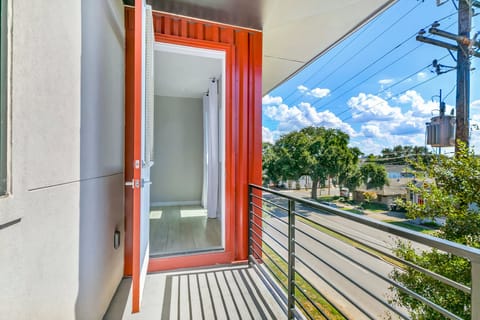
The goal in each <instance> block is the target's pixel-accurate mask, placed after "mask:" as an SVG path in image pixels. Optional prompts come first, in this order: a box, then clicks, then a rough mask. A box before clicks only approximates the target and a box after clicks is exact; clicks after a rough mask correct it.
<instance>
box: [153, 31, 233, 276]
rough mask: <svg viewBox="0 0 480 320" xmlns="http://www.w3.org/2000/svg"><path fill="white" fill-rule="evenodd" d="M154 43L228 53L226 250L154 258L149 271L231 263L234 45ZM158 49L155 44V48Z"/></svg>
mask: <svg viewBox="0 0 480 320" xmlns="http://www.w3.org/2000/svg"><path fill="white" fill-rule="evenodd" d="M155 43H165V44H172V45H179V46H184V47H191V48H194V49H195V48H196V49H208V50H214V51H222V52H224V54H225V70H224V79H223V81H224V83H225V85H224V88H225V92H224V93H223V94H224V101H225V103H224V107H225V111H224V114H225V120H224V121H225V128H224V133H225V139H224V143H225V145H224V152H225V181H224V190H225V191H224V192H225V197H224V208H225V211H224V215H223V217H224V221H222V223H223V224H224V229H223V230H224V241H225V242H224V250H222V251H215V252H205V253H192V254H187V255H179V256H171V257H156V258H153V257H151V258H150V260H149V264H148V272H155V271H164V270H172V269H178V268H191V267H200V266H208V265H214V264H226V263H231V262H233V260H234V257H235V248H234V241H235V236H234V235H235V180H234V179H235V174H233V173H234V172H235V171H234V170H235V158H234V145H235V141H236V137H235V135H234V130H233V129H234V128H233V119H234V114H233V111H234V110H235V108H232V104H233V97H232V95H233V87H232V83H233V81H232V79H234V74H233V72H234V69H233V67H232V66H233V62H234V61H235V57H234V52H235V50H234V46H233V45H231V44H224V43H214V42H209V41H204V40H197V39H184V38H177V37H172V36H167V35H161V34H155ZM154 47H155V45H154Z"/></svg>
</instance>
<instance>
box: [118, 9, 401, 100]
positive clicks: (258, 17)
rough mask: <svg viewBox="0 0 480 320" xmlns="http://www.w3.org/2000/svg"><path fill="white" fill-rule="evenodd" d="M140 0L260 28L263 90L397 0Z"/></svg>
mask: <svg viewBox="0 0 480 320" xmlns="http://www.w3.org/2000/svg"><path fill="white" fill-rule="evenodd" d="M146 1H147V3H148V4H150V5H152V8H153V10H155V11H163V12H168V13H172V14H177V15H182V16H187V17H193V18H197V19H203V20H210V21H214V22H219V23H224V24H229V25H235V26H239V27H243V28H249V29H254V30H261V31H263V93H264V94H266V93H268V92H269V91H271V90H272V89H274V88H275V87H276V86H278V85H279V84H281V83H282V82H284V81H285V80H287V79H289V78H290V77H291V76H293V75H294V74H295V73H297V72H298V71H300V70H302V69H303V68H304V67H305V66H306V65H308V64H309V63H310V62H311V61H312V60H314V59H315V58H316V57H318V56H319V55H321V54H323V53H325V52H326V51H328V50H329V49H330V48H332V47H333V46H335V44H337V43H338V42H339V41H341V40H342V39H343V38H345V37H346V36H348V35H349V34H350V33H352V32H354V31H355V30H357V29H358V28H359V27H361V26H362V25H363V24H365V23H367V22H368V21H369V20H370V19H372V18H374V17H375V16H376V15H378V14H379V13H381V12H382V11H384V10H385V9H387V8H388V7H389V6H391V5H392V4H393V3H395V2H396V1H397V0H369V1H365V0H342V1H331V0H252V1H246V0H146ZM124 2H125V3H126V4H130V3H129V2H132V0H124Z"/></svg>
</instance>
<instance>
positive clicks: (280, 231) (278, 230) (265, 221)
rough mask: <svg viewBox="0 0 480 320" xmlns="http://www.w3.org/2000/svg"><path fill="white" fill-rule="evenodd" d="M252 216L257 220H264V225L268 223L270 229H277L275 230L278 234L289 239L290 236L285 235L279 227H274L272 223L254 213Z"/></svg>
mask: <svg viewBox="0 0 480 320" xmlns="http://www.w3.org/2000/svg"><path fill="white" fill-rule="evenodd" d="M252 214H253V215H254V216H255V217H256V218H258V219H262V221H263V222H264V223H266V224H267V225H269V226H270V227H272V228H273V229H275V230H276V231H277V232H278V233H280V234H281V235H282V236H284V237H285V238H288V235H287V234H285V233H284V232H283V231H282V230H280V229H278V228H277V227H275V226H274V225H272V224H271V223H270V222H268V221H267V220H265V218H263V217H260V216H258V215H257V214H255V213H252Z"/></svg>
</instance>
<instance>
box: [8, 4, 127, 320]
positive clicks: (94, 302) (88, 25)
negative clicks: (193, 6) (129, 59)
mask: <svg viewBox="0 0 480 320" xmlns="http://www.w3.org/2000/svg"><path fill="white" fill-rule="evenodd" d="M11 4H12V9H13V10H12V11H11V13H12V12H13V16H12V24H13V28H12V30H13V33H12V35H11V43H12V46H11V50H12V52H13V55H12V57H13V61H12V65H11V68H12V69H11V70H12V74H11V80H10V81H11V86H12V99H11V106H10V107H11V111H12V114H11V117H12V121H11V126H12V132H11V142H12V149H11V161H12V171H11V177H12V189H11V191H12V194H11V195H10V196H8V197H6V198H0V248H1V250H0V274H2V277H0V288H2V290H0V315H1V316H0V317H1V318H2V319H3V318H5V319H100V318H101V317H102V316H103V314H104V312H105V310H106V309H107V307H108V304H109V302H110V299H111V297H112V296H113V294H114V292H115V289H116V287H117V285H118V283H119V282H120V279H121V277H122V275H123V238H124V233H123V230H124V225H123V221H124V213H123V136H124V131H123V128H124V115H123V113H124V32H123V4H122V1H121V0H105V1H95V0H82V1H81V0H53V1H49V2H48V3H45V2H32V1H27V0H15V1H11ZM116 229H118V230H120V231H121V238H122V246H120V248H118V249H117V250H115V249H114V248H113V233H114V231H115V230H116Z"/></svg>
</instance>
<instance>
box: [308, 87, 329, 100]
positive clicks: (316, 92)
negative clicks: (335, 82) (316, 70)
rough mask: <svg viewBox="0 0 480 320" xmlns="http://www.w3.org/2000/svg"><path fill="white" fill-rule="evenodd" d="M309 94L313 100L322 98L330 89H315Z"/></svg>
mask: <svg viewBox="0 0 480 320" xmlns="http://www.w3.org/2000/svg"><path fill="white" fill-rule="evenodd" d="M309 94H311V95H312V96H314V97H315V98H324V97H326V96H328V95H329V94H330V89H321V88H315V89H312V90H310V93H309Z"/></svg>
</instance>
